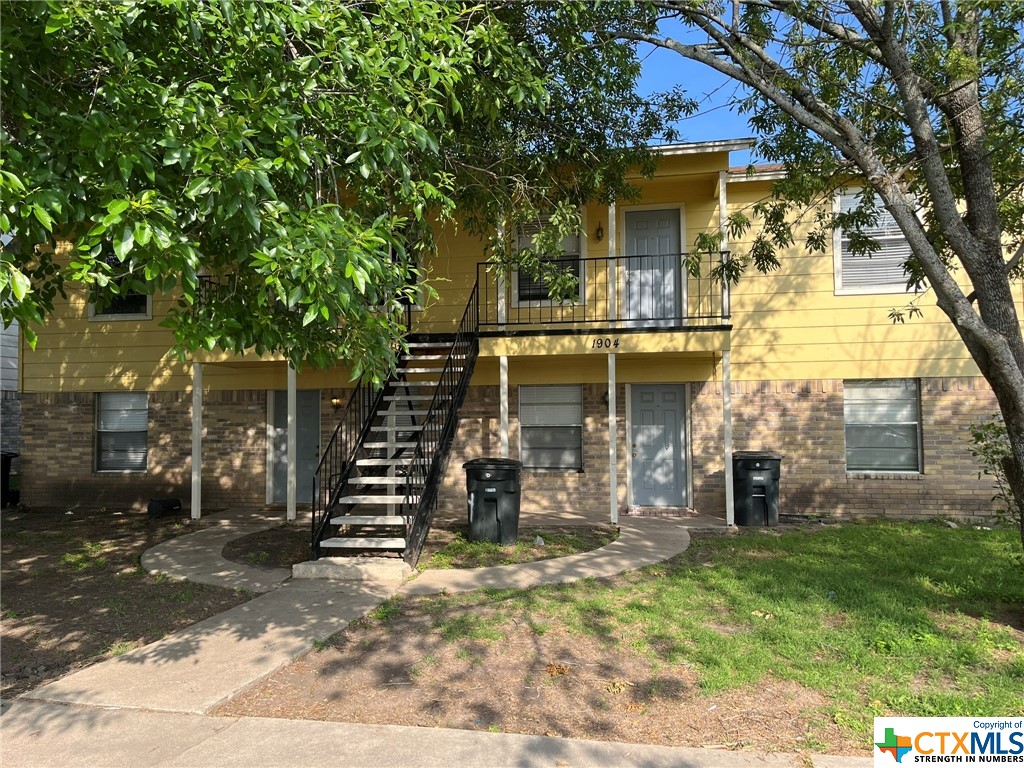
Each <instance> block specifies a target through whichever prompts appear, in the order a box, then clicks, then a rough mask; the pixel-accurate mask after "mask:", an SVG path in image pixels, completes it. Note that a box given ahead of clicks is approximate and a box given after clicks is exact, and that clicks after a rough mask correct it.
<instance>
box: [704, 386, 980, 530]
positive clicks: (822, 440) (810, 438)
mask: <svg viewBox="0 0 1024 768" xmlns="http://www.w3.org/2000/svg"><path fill="white" fill-rule="evenodd" d="M920 386H921V424H922V443H923V446H922V448H923V460H924V473H923V474H920V475H917V474H913V475H903V474H865V473H847V472H846V460H845V434H844V423H843V383H842V381H840V380H822V381H758V382H734V383H733V386H732V404H733V447H734V449H735V450H737V451H743V450H775V451H779V452H780V453H782V454H783V455H784V456H785V458H784V459H783V462H782V480H781V483H780V490H779V494H780V511H781V512H782V513H783V514H792V515H812V516H836V515H838V516H899V517H935V516H957V517H966V518H970V517H977V516H985V515H989V514H991V513H992V511H993V506H992V503H991V498H992V493H993V491H992V483H991V480H990V479H986V478H983V479H980V480H979V479H978V468H977V464H976V462H975V460H974V458H973V457H972V456H971V454H970V450H969V447H968V442H967V438H968V437H969V432H968V427H969V426H970V424H972V423H974V422H977V421H981V420H984V419H986V418H988V417H990V416H991V415H992V414H993V413H995V412H996V410H997V406H996V402H995V396H994V395H993V394H992V391H991V389H990V388H989V387H988V384H987V383H986V382H985V381H984V380H983V379H981V378H948V379H947V378H943V379H921V381H920ZM691 396H692V403H693V405H692V410H691V413H692V420H693V421H692V434H693V439H692V450H693V463H694V487H695V496H696V505H697V508H698V509H702V508H707V509H714V510H718V509H721V508H722V507H723V505H724V484H723V480H722V477H723V475H722V456H721V448H720V446H721V413H722V406H721V397H722V395H721V385H720V383H717V382H713V383H705V384H692V385H691Z"/></svg>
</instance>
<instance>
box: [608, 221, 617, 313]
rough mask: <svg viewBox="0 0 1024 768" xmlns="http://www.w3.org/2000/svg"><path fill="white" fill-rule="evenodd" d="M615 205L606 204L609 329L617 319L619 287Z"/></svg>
mask: <svg viewBox="0 0 1024 768" xmlns="http://www.w3.org/2000/svg"><path fill="white" fill-rule="evenodd" d="M616 215H617V214H616V212H615V203H614V202H612V203H608V319H609V320H610V321H611V327H612V328H614V327H615V321H616V320H617V319H618V317H619V306H618V287H619V262H618V260H617V259H616V258H615V256H616V253H615V251H616V243H615V217H616Z"/></svg>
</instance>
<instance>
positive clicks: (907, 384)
mask: <svg viewBox="0 0 1024 768" xmlns="http://www.w3.org/2000/svg"><path fill="white" fill-rule="evenodd" d="M843 386H844V394H843V413H844V418H845V423H846V469H847V470H848V471H851V472H920V471H921V448H920V446H921V417H920V411H921V409H920V399H919V395H918V385H917V381H915V380H913V379H876V380H871V381H847V382H844V385H843Z"/></svg>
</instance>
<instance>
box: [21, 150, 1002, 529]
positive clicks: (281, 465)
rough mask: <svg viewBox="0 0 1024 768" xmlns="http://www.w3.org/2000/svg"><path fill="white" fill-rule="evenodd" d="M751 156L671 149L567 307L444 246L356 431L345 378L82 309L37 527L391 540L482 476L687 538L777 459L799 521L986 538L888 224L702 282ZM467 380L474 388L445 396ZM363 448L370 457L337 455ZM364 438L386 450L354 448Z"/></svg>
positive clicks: (146, 300)
mask: <svg viewBox="0 0 1024 768" xmlns="http://www.w3.org/2000/svg"><path fill="white" fill-rule="evenodd" d="M748 146H749V142H748V141H746V140H737V141H721V142H704V143H697V144H681V145H674V146H668V147H664V148H662V149H661V154H660V161H659V165H658V170H657V173H656V174H655V175H654V177H653V178H651V179H640V180H638V183H639V184H640V187H641V189H642V194H641V196H640V198H639V199H638V200H636V201H633V202H629V203H619V204H615V205H596V204H593V205H588V206H587V207H586V208H585V210H584V211H583V212H582V220H583V226H582V231H581V232H580V235H579V237H578V238H571V239H570V240H567V241H566V242H565V243H564V244H563V248H564V253H563V254H561V255H560V259H561V260H562V262H563V264H566V265H567V266H569V268H570V269H572V271H573V272H574V273H575V274H577V275H578V278H579V289H578V296H577V297H576V300H575V301H568V302H560V303H555V302H552V301H551V300H550V299H549V298H548V296H547V290H546V287H545V286H544V285H543V284H542V283H539V282H538V281H536V280H533V279H531V278H530V277H529V276H527V275H518V274H515V273H513V274H510V275H503V274H500V273H497V272H495V271H493V270H491V269H489V268H488V266H487V265H486V264H483V263H481V262H482V258H483V257H482V254H483V252H484V249H483V244H482V243H481V242H480V241H478V240H476V239H474V238H473V237H470V236H469V235H467V234H465V233H463V232H459V231H454V230H444V231H439V232H438V244H439V247H438V249H437V252H436V255H435V256H434V257H433V259H432V260H430V261H429V262H428V263H426V264H424V265H423V268H424V271H425V273H426V275H427V277H426V279H427V280H428V281H431V283H432V285H433V287H434V289H435V291H436V293H437V298H436V299H435V300H432V301H428V302H426V306H424V307H422V308H415V309H413V310H412V312H411V325H412V328H411V331H412V333H413V334H415V336H414V337H413V338H415V339H417V340H418V341H417V344H418V346H419V348H420V352H419V353H418V355H417V356H415V357H413V358H410V359H409V360H407V361H406V362H405V363H403V366H404V367H403V368H402V369H400V371H399V373H398V374H397V378H398V379H401V381H398V382H393V386H392V387H391V389H389V390H388V392H386V393H384V394H383V395H381V396H380V399H379V400H377V401H375V404H371V403H369V402H367V403H364V404H362V405H360V407H361V408H362V409H363V410H362V411H361V412H360V413H361V416H360V415H359V414H358V413H355V415H354V410H353V409H354V408H355V405H353V406H349V405H348V403H349V399H350V396H351V393H352V392H353V389H352V385H351V384H350V383H349V381H348V377H347V375H346V372H345V371H344V370H343V369H340V368H339V369H337V370H333V371H326V372H317V371H304V372H302V373H301V374H298V375H297V374H296V373H295V372H294V371H291V370H290V369H289V368H288V367H287V365H286V364H285V363H284V362H283V361H282V360H280V359H270V358H258V357H255V356H241V357H240V356H233V355H226V354H207V355H202V356H197V357H196V358H195V359H194V360H191V361H184V362H183V361H179V360H176V359H174V358H173V357H171V356H170V355H169V354H168V349H169V348H170V346H171V343H172V336H171V333H170V331H168V330H166V329H164V328H162V327H160V325H159V321H160V318H161V317H162V316H163V315H164V313H165V312H166V310H167V308H168V306H169V305H170V303H171V302H172V301H173V297H170V296H161V295H157V296H155V297H138V298H137V299H131V300H127V301H125V302H124V303H123V304H121V305H117V306H114V307H111V308H110V309H109V310H108V311H107V312H106V313H105V314H97V313H96V312H95V311H94V309H93V308H92V307H91V306H90V305H89V303H88V299H87V295H86V293H85V292H82V293H81V294H77V295H72V296H71V298H70V300H69V301H68V302H66V303H64V304H62V305H61V306H60V307H58V309H57V311H56V313H55V315H54V317H53V318H52V320H51V321H50V322H49V323H48V325H47V327H46V328H44V329H43V330H42V331H41V332H40V334H39V342H38V347H37V349H36V350H34V351H31V350H28V349H23V350H22V352H23V365H22V372H21V390H22V393H23V395H22V396H23V439H24V450H23V458H22V474H23V481H22V487H23V500H24V502H25V503H28V504H37V505H38V504H109V503H113V502H144V501H145V500H146V499H148V498H152V497H157V496H180V497H182V498H183V499H184V500H186V503H187V501H188V500H191V501H192V504H193V514H194V515H196V514H198V513H199V511H200V508H207V509H209V508H215V507H223V506H227V505H233V506H234V505H253V506H262V505H263V504H267V503H271V504H273V503H282V504H285V505H286V507H287V508H288V509H289V511H290V512H292V513H294V511H295V510H296V509H298V508H301V506H302V505H303V504H304V503H308V502H309V501H310V500H311V497H313V498H312V500H313V502H314V514H316V510H317V509H318V508H320V507H326V508H330V509H334V508H336V507H338V505H339V504H341V505H342V506H344V505H345V504H347V505H348V507H346V509H347V511H348V513H349V514H353V510H355V513H357V514H359V515H363V513H364V512H365V504H366V503H367V497H369V496H374V495H376V496H378V497H379V498H378V499H377V501H378V502H379V504H378V506H379V509H378V511H377V512H376V513H375V514H382V515H391V516H392V518H395V516H396V515H397V516H399V517H400V516H401V515H403V514H404V515H405V516H406V518H408V517H409V516H410V514H411V510H412V509H413V507H415V505H416V504H418V503H420V502H421V501H422V499H421V496H422V497H424V498H425V497H426V496H428V495H429V496H430V504H431V505H433V503H434V501H435V500H436V502H437V516H438V517H439V518H443V519H446V520H462V519H464V517H465V510H466V501H465V490H464V489H465V483H464V475H463V471H462V463H463V461H464V460H467V459H471V458H477V457H480V456H496V457H500V456H507V457H511V458H515V459H519V460H521V461H522V462H523V464H524V470H523V475H522V503H523V514H524V516H526V517H528V518H530V519H531V520H532V521H534V522H541V521H544V520H551V521H555V520H558V521H563V522H564V521H566V520H580V521H583V520H586V521H598V520H604V521H608V520H611V521H613V522H614V521H615V520H617V518H618V516H619V515H622V514H630V513H636V512H645V513H658V512H663V513H666V514H692V513H693V512H696V513H697V514H699V515H701V516H702V517H705V516H710V517H715V518H717V519H718V520H719V521H720V522H721V523H722V524H726V523H732V522H733V512H732V510H733V505H732V499H731V461H730V456H731V454H732V452H733V451H735V450H761V449H764V450H773V451H777V452H779V453H781V454H783V456H784V459H783V465H782V480H781V486H780V488H781V490H780V493H781V509H782V511H783V513H786V514H792V515H811V516H832V515H899V516H923V517H931V516H938V515H942V516H966V517H972V516H979V515H986V514H989V513H990V512H991V497H992V485H991V482H990V481H989V480H988V479H986V478H982V479H979V477H978V468H977V465H976V463H975V462H974V460H973V458H972V457H971V454H970V451H969V448H968V444H967V441H966V437H967V426H968V425H969V424H971V423H972V422H976V421H980V420H983V419H986V418H988V417H990V416H991V415H992V414H993V413H995V412H996V410H997V408H996V404H995V400H994V397H993V396H992V394H991V392H990V390H989V388H988V386H987V384H986V383H985V381H984V380H983V379H982V378H981V377H980V376H979V373H978V370H977V368H976V367H975V365H974V364H973V362H972V361H971V358H970V356H969V354H968V353H967V351H966V349H965V348H964V346H963V344H962V343H961V342H960V340H959V339H958V337H957V336H956V333H955V331H954V330H953V328H952V326H951V325H950V324H949V323H948V322H947V321H946V320H945V318H944V316H943V315H942V314H941V312H940V311H939V310H938V309H937V308H936V307H935V306H934V302H931V301H930V300H929V298H928V297H927V295H926V296H924V297H923V299H922V307H923V309H924V314H923V317H920V318H914V319H913V320H911V321H909V322H907V323H905V324H893V323H892V322H891V321H890V319H889V316H888V315H889V310H890V309H891V308H892V307H895V306H902V305H903V304H905V303H906V301H907V300H908V296H907V294H906V289H905V278H904V276H903V273H902V269H901V267H900V261H901V258H902V256H903V253H904V249H905V243H903V241H902V238H901V237H900V236H899V233H898V231H896V230H894V229H893V228H887V227H886V223H885V222H884V221H883V222H880V223H879V229H878V231H877V232H876V233H874V234H875V235H876V237H877V239H878V240H879V242H880V243H881V244H882V250H881V251H880V252H879V253H878V254H877V255H876V256H875V257H873V258H871V259H867V258H864V257H855V256H852V255H851V254H849V253H848V252H847V250H846V248H845V241H844V237H843V234H842V233H837V235H836V237H835V240H834V243H833V249H832V252H831V253H828V254H825V255H822V254H820V253H809V252H807V251H805V250H804V249H803V248H802V247H800V245H799V240H798V241H797V242H798V244H797V245H796V246H795V247H794V248H793V249H792V251H791V252H790V253H786V254H782V257H781V262H782V266H781V268H780V269H779V270H777V271H775V272H772V273H770V274H766V275H763V274H757V273H755V272H754V271H753V270H750V271H748V273H747V274H746V275H745V276H744V277H743V278H742V280H741V281H740V283H739V284H738V285H736V286H734V287H732V288H731V289H730V288H729V287H728V286H722V285H721V284H719V283H716V282H713V281H711V280H709V279H708V277H707V275H708V272H709V270H710V268H711V267H712V266H714V264H716V263H718V260H719V259H721V258H724V257H725V255H724V254H720V253H718V252H714V253H703V254H701V253H695V252H693V248H692V244H693V243H694V239H695V237H696V236H697V235H698V234H700V233H714V232H722V233H723V235H724V234H725V231H726V217H727V216H728V215H729V214H730V213H732V212H734V211H737V210H747V209H749V208H750V207H751V206H752V205H753V204H754V203H755V202H756V201H758V200H760V199H763V198H764V197H765V196H767V194H768V193H769V189H770V184H771V181H772V179H773V178H775V174H776V173H777V171H776V170H773V169H763V170H761V171H760V172H758V173H754V174H748V173H747V171H746V169H730V152H733V151H736V150H740V149H744V148H746V147H748ZM835 204H836V205H843V204H844V200H843V199H842V198H841V199H838V200H837V201H836V203H835ZM509 237H510V238H513V239H515V238H528V237H529V233H528V232H518V233H509ZM745 245H746V244H745V243H743V242H733V243H730V242H728V241H727V239H726V240H723V243H722V246H721V247H722V249H723V251H724V252H729V251H733V252H743V251H744V249H745ZM698 265H699V269H697V266H698ZM455 334H458V336H457V337H456V336H455ZM453 338H454V340H455V346H454V349H455V351H454V352H453V351H452V349H453V347H452V341H453ZM460 345H461V346H460ZM415 346H416V345H414V350H413V351H414V353H415ZM455 358H458V360H456V359H455ZM460 361H461V363H465V364H466V365H463V367H464V368H465V369H466V370H465V372H464V383H465V384H468V387H467V386H462V385H460V384H459V382H458V381H457V380H456V378H457V376H458V371H459V370H461V368H458V366H457V365H456V366H455V368H457V369H458V370H455V372H454V373H453V371H452V366H453V365H454V364H455V363H459V362H460ZM437 380H440V381H441V384H440V385H438V386H437V387H435V386H434V384H429V383H428V384H425V383H422V382H432V381H437ZM441 390H444V391H443V392H441ZM398 393H404V395H403V396H400V395H399V394H398ZM360 397H363V398H368V399H372V398H373V397H376V395H374V394H373V393H369V394H361V395H360ZM442 401H444V402H445V403H450V404H451V405H452V413H453V414H454V415H455V417H456V418H457V420H456V421H453V422H452V424H451V426H450V429H449V430H448V433H445V431H444V429H442V427H441V426H437V427H436V429H435V427H432V426H431V423H432V422H431V420H432V419H434V415H433V413H434V410H436V407H437V406H439V405H440V404H441V402H442ZM373 408H379V409H380V410H379V413H380V414H381V415H380V416H379V417H378V418H377V421H376V422H374V423H372V424H371V423H370V422H371V421H372V418H371V417H368V416H367V414H369V413H370V411H371V410H372V409H373ZM403 409H404V410H403ZM368 419H369V420H368ZM339 421H342V422H345V423H347V424H348V425H349V426H347V427H345V428H344V429H342V430H337V425H338V423H339ZM360 424H363V426H364V427H365V429H364V430H363V433H362V435H361V437H360V436H359V435H358V434H355V435H352V436H350V439H349V438H346V437H345V435H344V434H342V433H343V432H345V433H346V434H347V432H354V433H359V431H360V430H359V428H358V427H359V425H360ZM439 424H440V422H439ZM403 427H404V428H403ZM432 430H433V431H432ZM336 432H337V433H338V434H337V435H335V433H336ZM442 433H444V434H442ZM420 434H423V435H427V436H428V437H427V440H428V441H432V442H430V445H431V446H432V448H431V450H433V449H443V448H446V447H447V444H448V442H451V456H450V458H449V460H448V461H447V464H446V465H445V464H444V462H441V463H440V464H439V465H438V468H443V467H445V466H446V469H445V471H444V475H443V478H435V479H436V480H438V481H439V482H435V483H434V485H435V486H436V487H435V488H433V489H426V486H425V485H424V484H423V482H420V485H419V486H418V487H419V490H417V491H415V492H413V491H410V490H409V488H410V487H411V485H407V484H406V482H405V480H403V478H405V477H406V476H407V473H408V475H409V476H411V475H413V474H416V472H419V474H420V475H423V477H420V480H421V481H424V482H425V477H426V475H427V474H429V466H428V465H429V458H430V457H428V458H427V460H426V463H425V464H423V468H422V471H420V470H416V471H415V472H414V471H413V470H412V469H408V468H409V466H410V465H415V464H416V461H417V459H415V458H413V455H414V454H417V452H422V451H424V450H426V449H424V448H423V445H422V441H420V442H417V441H418V440H420V439H419V437H418V435H420ZM332 435H334V438H333V440H332ZM431 435H432V437H431ZM346 439H348V441H349V442H348V443H345V440H346ZM358 439H361V440H362V442H363V443H365V444H368V445H369V444H371V443H372V445H371V447H369V448H366V447H365V446H364V447H362V448H359V447H355V446H354V445H349V447H347V448H344V447H343V446H342V445H341V444H342V443H345V444H346V445H348V444H349V443H354V442H356V441H357V440H358ZM373 441H375V442H373ZM343 448H344V449H343ZM327 453H331V458H330V459H328V458H326V457H325V454H327ZM334 454H338V455H337V456H335V455H334ZM341 454H344V455H341ZM403 456H405V457H406V460H403V458H402V457H403ZM360 457H361V458H360ZM332 462H334V464H332ZM318 464H319V465H320V466H321V471H320V474H319V475H317V466H318ZM357 464H358V466H357ZM350 465H351V466H350ZM374 468H377V469H374ZM438 468H435V469H437V471H440V470H439V469H438ZM346 473H347V474H346ZM314 475H317V476H318V478H319V479H318V480H317V484H316V486H315V489H314V481H313V477H314ZM342 475H345V478H344V479H343V482H347V483H348V485H349V486H350V487H349V488H348V490H344V491H339V492H337V493H336V492H335V491H334V490H332V489H333V485H332V483H333V482H334V481H331V480H330V477H331V476H333V477H334V479H335V480H337V479H338V478H340V477H341V476H342ZM360 477H361V478H362V479H361V480H360V479H359V478H360ZM410 483H411V481H410ZM424 489H426V490H424ZM339 494H340V495H339ZM318 496H324V497H325V498H315V497H318ZM423 503H426V502H423ZM360 504H362V505H363V506H361V507H360ZM410 505H411V506H410ZM357 507H359V508H358V509H357ZM384 507H386V509H385V508H384ZM360 519H362V518H360ZM393 521H394V522H395V523H396V524H397V520H393Z"/></svg>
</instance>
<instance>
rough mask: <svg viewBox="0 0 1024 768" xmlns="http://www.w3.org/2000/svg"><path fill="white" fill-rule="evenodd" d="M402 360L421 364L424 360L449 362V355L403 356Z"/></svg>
mask: <svg viewBox="0 0 1024 768" xmlns="http://www.w3.org/2000/svg"><path fill="white" fill-rule="evenodd" d="M401 359H402V360H404V361H405V362H408V363H414V362H415V363H419V362H422V361H424V360H447V359H448V355H402V358H401Z"/></svg>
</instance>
